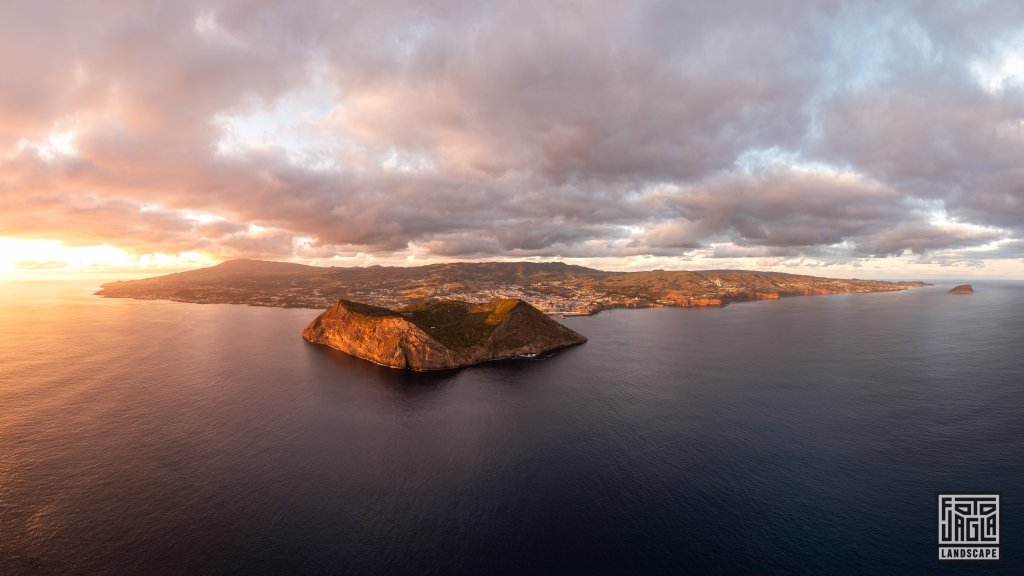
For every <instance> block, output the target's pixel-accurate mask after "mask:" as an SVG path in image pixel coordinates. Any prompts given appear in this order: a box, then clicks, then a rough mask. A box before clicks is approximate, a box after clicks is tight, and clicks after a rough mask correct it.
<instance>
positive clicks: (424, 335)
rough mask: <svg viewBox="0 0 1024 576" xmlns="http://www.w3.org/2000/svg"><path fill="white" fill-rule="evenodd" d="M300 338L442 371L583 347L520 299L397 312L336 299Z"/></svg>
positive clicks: (446, 304) (373, 359) (377, 359)
mask: <svg viewBox="0 0 1024 576" xmlns="http://www.w3.org/2000/svg"><path fill="white" fill-rule="evenodd" d="M302 337H303V338H305V339H306V340H309V341H310V342H313V343H316V344H324V345H326V346H330V347H331V348H336V349H338V350H341V351H342V352H345V353H348V354H351V355H353V356H357V357H359V358H363V359H365V360H370V361H371V362H376V363H377V364H382V365H384V366H391V367H394V368H408V369H411V370H443V369H448V368H458V367H460V366H468V365H470V364H479V363H481V362H488V361H491V360H499V359H502V358H512V357H515V356H522V355H526V354H541V353H543V352H548V351H551V350H556V349H559V348H564V347H566V346H571V345H573V344H580V343H583V342H586V338H585V337H583V336H582V335H580V334H578V333H577V332H574V331H573V330H570V329H569V328H566V327H565V326H562V325H561V324H559V323H558V322H555V321H554V320H552V319H551V318H549V317H547V316H546V315H544V313H542V312H541V311H540V310H537V309H536V308H534V307H533V306H531V305H529V304H527V303H526V302H523V301H522V300H496V301H494V302H490V303H487V304H469V303H465V302H453V301H435V302H427V303H423V304H416V305H413V306H407V307H405V308H401V309H398V310H391V309H388V308H381V307H377V306H370V305H367V304H360V303H356V302H350V301H347V300H340V301H338V303H337V304H335V305H334V306H331V307H330V308H328V309H327V310H326V311H325V312H323V313H322V314H320V315H319V316H317V317H316V319H315V320H313V322H311V323H310V324H309V326H307V327H306V329H305V330H304V331H303V332H302Z"/></svg>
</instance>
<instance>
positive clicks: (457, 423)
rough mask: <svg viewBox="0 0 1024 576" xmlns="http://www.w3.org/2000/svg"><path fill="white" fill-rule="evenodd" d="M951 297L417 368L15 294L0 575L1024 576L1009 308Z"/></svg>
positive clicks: (2, 329) (1021, 440)
mask: <svg viewBox="0 0 1024 576" xmlns="http://www.w3.org/2000/svg"><path fill="white" fill-rule="evenodd" d="M950 285H952V284H950ZM949 287H950V286H949V285H945V284H943V285H941V286H937V287H935V288H924V289H919V290H913V291H908V292H901V293H892V294H867V295H841V296H822V297H804V298H791V299H784V300H782V301H778V302H753V303H744V304H736V305H732V306H728V307H726V308H724V309H694V310H678V309H658V310H628V311H627V310H621V311H610V312H604V313H601V314H600V315H598V316H595V317H590V318H568V319H565V320H564V322H565V323H566V324H568V325H569V326H571V327H572V328H574V329H576V330H578V331H580V332H582V333H584V334H586V335H587V336H589V337H590V341H589V343H587V344H585V345H583V346H580V347H576V348H573V349H569V350H566V351H564V352H562V353H560V354H558V355H556V356H554V357H551V358H547V359H543V360H540V359H538V360H524V361H516V362H502V363H496V364H492V365H486V366H480V367H475V368H471V369H464V370H460V371H455V372H448V373H443V374H416V373H406V372H400V371H395V370H391V369H387V368H382V367H378V366H375V365H373V364H369V363H366V362H363V361H360V360H357V359H354V358H350V357H347V356H345V355H344V354H341V353H339V352H335V351H332V350H329V349H326V348H322V347H317V346H313V345H310V344H307V343H305V342H304V341H303V340H302V339H301V338H300V336H299V332H300V331H301V329H302V328H303V327H304V325H305V324H306V323H307V322H308V321H309V320H310V319H311V317H312V316H314V315H315V312H314V311H309V310H278V309H261V308H249V307H240V306H229V305H207V306H202V305H192V304H178V303H170V302H151V301H132V300H104V299H99V298H95V297H92V296H89V295H88V292H89V290H88V288H90V287H88V286H73V285H40V284H10V283H8V284H6V285H4V286H3V290H4V298H3V300H2V301H0V574H3V575H5V576H7V575H17V574H35V573H39V574H100V573H111V574H286V573H290V574H660V573H693V574H740V573H744V574H754V573H758V574H883V573H885V574H890V573H891V574H937V573H958V574H961V573H983V574H1013V573H1016V574H1019V573H1024V284H1021V283H1016V284H1014V283H1004V284H978V283H975V288H976V289H977V293H976V294H974V295H972V296H953V295H947V294H945V290H946V289H948V288H949ZM940 491H950V492H953V491H970V492H1000V493H1001V494H1002V510H1001V514H1002V542H1003V544H1002V556H1003V559H1002V560H1000V561H998V562H995V563H979V562H974V563H967V564H964V563H950V562H940V561H938V560H937V547H936V539H937V529H936V524H937V517H936V493H937V492H940Z"/></svg>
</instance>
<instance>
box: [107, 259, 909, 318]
mask: <svg viewBox="0 0 1024 576" xmlns="http://www.w3.org/2000/svg"><path fill="white" fill-rule="evenodd" d="M924 285H926V284H925V283H923V282H882V281H875V280H840V279H833V278H819V277H815V276H803V275H797V274H785V273H780V272H750V271H742V270H711V271H666V270H651V271H644V272H606V271H602V270H595V269H593V268H586V267H583V266H573V265H569V264H564V263H561V262H455V263H446V264H430V265H427V266H415V267H388V266H369V267H354V268H335V267H330V268H325V267H317V266H305V265H302V264H292V263H286V262H267V261H261V260H233V261H229V262H224V263H223V264H219V265H217V266H212V267H209V268H202V269H199V270H192V271H189V272H179V273H176V274H168V275H166V276H157V277H155V278H146V279H142V280H130V281H122V282H113V283H109V284H104V285H103V289H102V290H100V291H99V292H97V294H99V295H102V296H106V297H110V298H143V299H166V300H178V301H183V302H198V303H232V304H250V305H256V306H281V307H302V308H319V309H323V308H326V307H328V306H331V305H333V304H334V303H336V302H337V301H338V300H339V299H342V298H344V299H347V300H350V301H354V302H365V303H368V304H373V305H376V306H384V307H388V308H398V307H401V306H405V305H408V304H412V303H416V302H423V301H428V300H437V299H448V300H463V301H467V302H476V303H482V302H490V301H492V300H495V299H501V298H518V299H522V300H524V301H526V302H529V303H530V304H532V305H533V306H536V307H537V308H539V309H541V310H543V311H544V312H547V313H557V314H590V313H593V312H596V311H599V310H603V309H607V308H623V307H626V308H644V307H656V306H684V307H687V306H722V305H725V304H728V303H730V302H736V301H741V300H759V299H777V298H780V297H784V296H795V295H808V294H839V293H850V292H886V291H893V290H903V289H906V288H909V287H914V286H924Z"/></svg>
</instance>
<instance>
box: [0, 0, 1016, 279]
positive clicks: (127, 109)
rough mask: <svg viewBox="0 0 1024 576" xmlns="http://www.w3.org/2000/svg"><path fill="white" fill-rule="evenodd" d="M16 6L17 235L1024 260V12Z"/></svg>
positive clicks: (144, 249) (295, 254)
mask: <svg viewBox="0 0 1024 576" xmlns="http://www.w3.org/2000/svg"><path fill="white" fill-rule="evenodd" d="M958 4H959V5H953V4H952V3H948V4H943V5H936V4H934V3H919V2H892V3H885V4H873V5H870V6H869V5H862V6H851V5H848V4H846V3H836V2H781V3H765V2H716V3H705V2H692V3H679V2H653V1H652V2H633V3H628V4H622V3H611V2H607V3H606V2H516V3H507V2H506V3H497V2H495V3H489V2H478V1H475V2H455V1H452V2H412V1H409V2H376V3H364V2H353V3H347V2H276V1H269V0H267V1H261V2H209V3H207V2H188V1H179V2H151V3H144V4H143V3H136V2H127V1H125V2H120V1H116V0H104V1H100V0H96V1H91V2H90V1H83V2H76V3H74V5H73V6H72V7H70V8H69V7H68V6H67V5H65V4H60V5H59V6H58V5H50V3H48V2H41V1H38V0H35V1H32V2H17V1H15V2H6V3H4V4H3V6H0V236H8V237H21V238H47V239H57V240H61V241H64V242H65V243H67V244H70V245H95V244H103V243H106V244H111V245H114V246H118V247H122V248H126V249H129V250H132V251H135V252H136V253H139V254H145V253H152V252H163V253H175V252H186V251H201V252H206V253H209V254H211V255H213V256H215V257H232V256H250V257H272V258H279V259H284V258H300V259H312V258H321V259H323V258H330V257H333V256H339V255H340V256H345V255H354V254H382V255H383V254H400V255H402V254H417V255H420V256H425V257H435V258H493V257H531V256H537V257H562V258H623V259H628V258H631V257H668V258H672V257H676V258H681V259H686V258H692V257H694V256H698V257H700V258H703V259H712V260H713V259H716V258H760V259H762V260H761V262H763V263H766V264H770V263H777V262H783V261H786V260H787V259H794V258H814V259H816V260H817V261H818V262H821V263H825V264H828V263H834V262H854V261H858V260H862V259H865V258H891V257H894V256H901V255H902V256H904V257H906V256H911V255H912V256H913V257H915V258H918V259H921V260H922V261H931V262H935V263H937V264H942V263H948V262H956V261H976V262H981V261H984V260H988V259H1013V260H1017V261H1019V260H1020V259H1021V257H1022V256H1024V250H1022V249H1021V246H1022V241H1021V239H1022V238H1024V162H1022V161H1021V160H1022V159H1024V27H1021V26H1019V23H1020V22H1024V18H1022V17H1024V13H1022V12H1024V8H1022V7H1021V6H1020V5H1019V3H1014V2H1003V3H998V2H991V3H985V2H980V3H970V5H968V4H966V3H958Z"/></svg>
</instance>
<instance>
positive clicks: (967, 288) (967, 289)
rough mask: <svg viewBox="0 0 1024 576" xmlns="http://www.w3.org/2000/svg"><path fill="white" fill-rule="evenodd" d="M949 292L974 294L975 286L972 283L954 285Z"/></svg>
mask: <svg viewBox="0 0 1024 576" xmlns="http://www.w3.org/2000/svg"><path fill="white" fill-rule="evenodd" d="M949 293H950V294H974V287H973V286H971V285H970V284H961V285H959V286H955V287H953V288H952V289H951V290H950V291H949Z"/></svg>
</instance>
